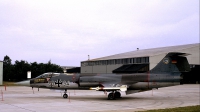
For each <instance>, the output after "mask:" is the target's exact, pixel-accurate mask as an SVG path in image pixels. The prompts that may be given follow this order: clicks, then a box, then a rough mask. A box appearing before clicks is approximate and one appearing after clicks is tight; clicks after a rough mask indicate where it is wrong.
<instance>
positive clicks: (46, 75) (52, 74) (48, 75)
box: [36, 73, 60, 78]
mask: <svg viewBox="0 0 200 112" xmlns="http://www.w3.org/2000/svg"><path fill="white" fill-rule="evenodd" d="M59 74H60V73H44V74H42V75H39V76H37V77H36V78H50V77H54V76H58V75H59Z"/></svg>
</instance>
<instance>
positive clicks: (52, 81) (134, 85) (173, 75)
mask: <svg viewBox="0 0 200 112" xmlns="http://www.w3.org/2000/svg"><path fill="white" fill-rule="evenodd" d="M185 55H188V54H186V53H179V52H170V53H168V54H166V56H165V57H164V58H163V59H162V60H161V61H160V62H159V63H158V64H157V65H156V66H155V67H154V68H153V69H151V70H150V71H148V72H146V73H132V74H66V73H44V74H42V75H40V76H38V77H36V78H33V79H30V80H26V81H21V82H18V83H17V84H19V85H23V86H30V87H32V88H33V87H34V88H38V89H39V88H48V89H59V90H64V94H63V98H67V97H68V95H67V94H66V93H67V90H69V89H73V90H76V89H77V90H96V91H103V92H110V93H109V94H108V99H109V100H113V99H115V98H120V97H121V93H120V92H121V91H124V92H126V94H131V93H136V92H142V91H148V90H152V89H154V88H160V87H167V86H174V85H179V84H180V79H181V74H182V72H187V71H190V66H189V63H188V60H187V58H186V57H184V56H185Z"/></svg>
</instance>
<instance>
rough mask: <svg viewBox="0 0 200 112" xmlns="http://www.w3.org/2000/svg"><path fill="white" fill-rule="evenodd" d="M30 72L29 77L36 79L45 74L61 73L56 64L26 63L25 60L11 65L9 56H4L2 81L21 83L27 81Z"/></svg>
mask: <svg viewBox="0 0 200 112" xmlns="http://www.w3.org/2000/svg"><path fill="white" fill-rule="evenodd" d="M28 71H31V77H32V78H34V77H37V76H38V75H41V74H43V73H46V72H57V73H62V72H63V69H62V68H61V67H60V66H59V65H56V64H52V63H51V61H48V63H37V62H33V63H28V62H27V61H25V60H21V61H18V60H16V61H15V63H14V64H12V60H11V59H10V57H9V56H7V55H6V56H4V60H3V80H4V81H21V80H26V79H27V72H28Z"/></svg>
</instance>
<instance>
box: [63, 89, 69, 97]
mask: <svg viewBox="0 0 200 112" xmlns="http://www.w3.org/2000/svg"><path fill="white" fill-rule="evenodd" d="M67 97H68V95H67V89H65V92H64V94H63V98H67Z"/></svg>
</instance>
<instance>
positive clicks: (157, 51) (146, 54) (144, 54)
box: [87, 43, 200, 61]
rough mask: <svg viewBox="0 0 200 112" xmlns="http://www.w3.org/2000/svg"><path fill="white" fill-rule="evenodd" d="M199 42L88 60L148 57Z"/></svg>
mask: <svg viewBox="0 0 200 112" xmlns="http://www.w3.org/2000/svg"><path fill="white" fill-rule="evenodd" d="M199 44H200V43H195V44H187V45H178V46H168V47H160V48H151V49H143V50H136V51H131V52H125V53H121V54H115V55H111V56H106V57H101V58H96V59H91V60H89V61H97V60H110V59H122V58H133V57H150V56H155V55H159V54H163V53H168V52H178V51H180V50H183V49H188V48H192V47H196V46H199ZM87 61H88V60H87Z"/></svg>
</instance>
